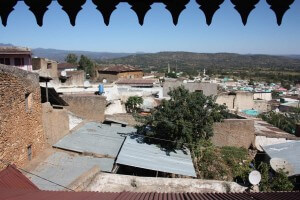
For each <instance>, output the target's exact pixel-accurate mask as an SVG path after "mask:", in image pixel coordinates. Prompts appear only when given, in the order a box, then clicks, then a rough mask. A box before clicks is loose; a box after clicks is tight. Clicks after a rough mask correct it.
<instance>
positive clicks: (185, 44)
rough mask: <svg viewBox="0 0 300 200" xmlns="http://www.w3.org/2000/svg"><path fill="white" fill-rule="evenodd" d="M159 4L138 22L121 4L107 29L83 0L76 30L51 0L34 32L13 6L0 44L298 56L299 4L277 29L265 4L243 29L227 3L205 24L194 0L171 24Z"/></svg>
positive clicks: (27, 16) (25, 13)
mask: <svg viewBox="0 0 300 200" xmlns="http://www.w3.org/2000/svg"><path fill="white" fill-rule="evenodd" d="M164 7H165V6H164V5H163V4H153V5H152V9H151V10H150V11H149V12H148V13H147V15H146V17H145V22H144V26H140V25H139V24H138V19H137V17H136V14H135V13H134V12H133V11H132V10H131V9H130V6H129V5H128V4H126V3H121V4H119V6H118V9H117V10H115V12H114V13H113V14H112V17H111V20H110V25H109V26H108V27H107V26H105V24H104V22H103V18H102V15H101V14H100V13H99V12H98V10H96V9H95V8H96V6H95V5H94V4H93V3H92V2H91V0H87V3H86V4H85V5H84V7H83V10H82V11H81V12H80V13H79V15H78V16H77V21H76V26H75V27H72V26H71V25H70V23H69V19H68V17H67V15H66V13H64V11H62V10H61V6H60V5H58V3H57V2H56V1H54V2H52V4H51V5H50V6H49V10H48V12H47V13H46V15H45V17H44V26H43V27H42V28H40V27H39V26H38V25H37V24H36V22H35V18H34V16H33V14H32V13H31V12H30V11H29V10H28V7H27V6H26V5H25V4H24V3H23V2H19V3H18V4H17V6H16V7H15V10H14V11H13V12H12V13H11V15H10V17H9V19H8V25H7V27H3V26H2V25H0V43H12V44H15V45H19V46H28V47H32V48H36V47H43V48H56V49H67V50H88V51H107V52H140V51H142V52H158V51H192V52H235V53H243V54H246V53H266V54H300V24H299V22H300V1H298V0H297V1H295V2H294V4H293V5H292V7H291V9H290V10H288V12H287V13H286V15H285V16H284V19H283V23H282V25H281V26H280V27H279V26H277V23H276V18H275V14H274V13H273V11H272V10H270V9H269V5H267V4H266V1H265V0H262V1H260V3H258V4H257V8H256V9H255V10H254V11H252V13H251V14H250V16H249V19H248V24H247V26H245V27H244V26H243V24H242V21H241V19H240V16H239V14H238V13H237V12H236V10H235V9H234V8H233V5H232V4H231V2H230V1H229V0H225V2H224V3H223V4H222V5H221V9H219V10H218V11H217V13H216V14H215V16H214V19H213V23H212V24H211V26H207V25H206V23H205V17H204V14H203V12H202V11H200V10H199V6H198V4H196V3H195V1H194V0H191V2H190V3H189V4H188V6H187V9H185V10H184V11H183V12H182V14H181V16H180V18H179V23H178V25H177V26H174V25H173V22H172V18H171V14H170V13H169V11H167V10H166V9H165V8H164Z"/></svg>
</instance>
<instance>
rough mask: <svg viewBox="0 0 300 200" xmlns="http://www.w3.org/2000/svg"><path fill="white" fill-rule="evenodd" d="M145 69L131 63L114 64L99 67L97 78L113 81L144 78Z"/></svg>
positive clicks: (102, 80) (101, 80)
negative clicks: (130, 64)
mask: <svg viewBox="0 0 300 200" xmlns="http://www.w3.org/2000/svg"><path fill="white" fill-rule="evenodd" d="M143 75H144V73H143V70H141V69H138V68H135V67H133V66H129V65H113V66H107V67H104V68H99V69H98V74H97V80H98V81H100V82H108V83H112V82H114V81H117V80H118V79H135V78H143Z"/></svg>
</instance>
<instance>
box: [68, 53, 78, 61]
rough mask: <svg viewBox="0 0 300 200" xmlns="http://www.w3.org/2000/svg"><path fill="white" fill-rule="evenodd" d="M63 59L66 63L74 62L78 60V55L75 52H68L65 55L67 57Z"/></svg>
mask: <svg viewBox="0 0 300 200" xmlns="http://www.w3.org/2000/svg"><path fill="white" fill-rule="evenodd" d="M65 61H66V62H67V63H71V64H76V63H77V61H78V57H77V55H76V54H73V53H70V54H68V55H67V57H66V58H65Z"/></svg>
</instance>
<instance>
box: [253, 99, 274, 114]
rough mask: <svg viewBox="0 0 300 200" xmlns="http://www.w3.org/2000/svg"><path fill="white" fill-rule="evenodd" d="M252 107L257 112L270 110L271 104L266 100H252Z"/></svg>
mask: <svg viewBox="0 0 300 200" xmlns="http://www.w3.org/2000/svg"><path fill="white" fill-rule="evenodd" d="M253 109H254V110H257V111H259V112H268V111H271V104H269V103H268V101H266V100H254V104H253Z"/></svg>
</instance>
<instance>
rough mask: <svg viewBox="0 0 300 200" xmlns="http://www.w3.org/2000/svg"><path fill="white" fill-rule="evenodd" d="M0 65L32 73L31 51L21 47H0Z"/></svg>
mask: <svg viewBox="0 0 300 200" xmlns="http://www.w3.org/2000/svg"><path fill="white" fill-rule="evenodd" d="M0 64H4V65H8V66H14V67H18V68H20V69H23V70H27V71H32V63H31V50H30V49H29V48H23V47H11V46H9V47H5V46H3V47H0Z"/></svg>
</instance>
